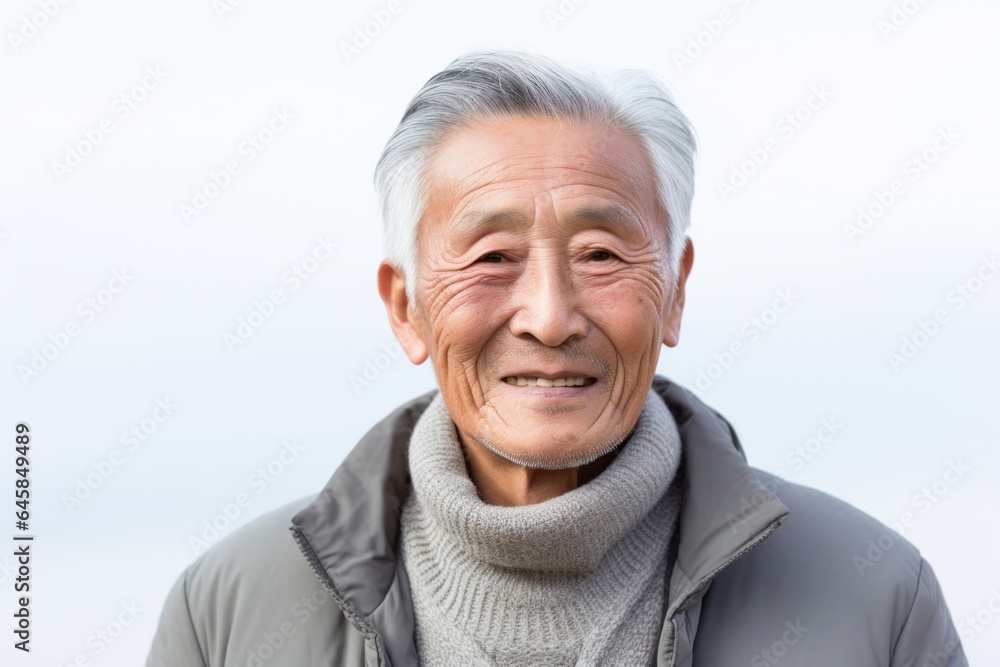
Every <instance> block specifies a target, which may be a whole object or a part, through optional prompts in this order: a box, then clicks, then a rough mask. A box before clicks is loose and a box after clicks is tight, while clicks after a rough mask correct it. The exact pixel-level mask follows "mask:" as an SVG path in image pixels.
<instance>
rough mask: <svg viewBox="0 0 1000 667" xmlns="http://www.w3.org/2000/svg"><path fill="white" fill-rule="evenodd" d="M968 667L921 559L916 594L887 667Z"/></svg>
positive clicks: (945, 608) (937, 588)
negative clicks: (915, 666)
mask: <svg viewBox="0 0 1000 667" xmlns="http://www.w3.org/2000/svg"><path fill="white" fill-rule="evenodd" d="M912 665H919V666H923V665H934V666H935V667H969V661H968V660H967V659H966V657H965V651H964V650H962V642H961V640H960V639H959V637H958V632H957V631H956V630H955V625H954V624H953V623H952V620H951V614H949V613H948V606H947V605H946V604H945V601H944V595H943V594H942V592H941V587H940V585H938V581H937V577H935V576H934V571H933V570H932V569H931V566H930V564H929V563H928V562H927V561H926V560H924V559H923V558H921V559H920V573H919V575H918V580H917V592H916V595H915V596H914V598H913V603H912V604H911V605H910V611H909V612H908V613H907V615H906V620H905V621H904V622H903V628H902V630H901V631H900V633H899V637H898V638H897V639H896V647H895V649H894V650H893V652H892V662H891V663H890V664H889V667H911V666H912Z"/></svg>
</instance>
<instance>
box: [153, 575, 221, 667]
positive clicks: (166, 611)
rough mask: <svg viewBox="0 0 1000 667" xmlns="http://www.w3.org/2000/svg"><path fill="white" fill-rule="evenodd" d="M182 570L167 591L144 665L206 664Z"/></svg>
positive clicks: (181, 666)
mask: <svg viewBox="0 0 1000 667" xmlns="http://www.w3.org/2000/svg"><path fill="white" fill-rule="evenodd" d="M188 572H189V570H185V571H184V572H183V573H182V574H181V576H180V577H178V578H177V581H176V582H174V585H173V587H172V588H171V589H170V592H169V593H168V594H167V601H166V602H165V603H164V604H163V611H162V612H161V614H160V624H159V626H158V627H157V629H156V635H155V636H154V637H153V645H152V648H151V649H150V651H149V657H148V658H147V659H146V667H207V664H206V662H205V658H204V656H203V655H202V651H201V645H200V644H199V643H198V636H197V635H196V634H195V631H194V624H193V623H192V620H191V610H190V608H189V606H188V597H187V583H188Z"/></svg>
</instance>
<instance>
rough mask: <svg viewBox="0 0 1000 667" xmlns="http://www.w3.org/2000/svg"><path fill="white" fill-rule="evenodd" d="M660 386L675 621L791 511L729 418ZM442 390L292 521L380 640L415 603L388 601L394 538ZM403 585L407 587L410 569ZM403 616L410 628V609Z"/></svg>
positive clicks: (395, 417) (404, 409) (370, 445)
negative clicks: (668, 456) (673, 508)
mask: <svg viewBox="0 0 1000 667" xmlns="http://www.w3.org/2000/svg"><path fill="white" fill-rule="evenodd" d="M653 388H654V389H655V390H656V391H657V393H659V394H660V396H661V397H663V400H664V401H665V402H666V404H667V406H668V407H669V408H670V410H671V412H672V414H673V416H674V419H675V420H676V422H677V427H678V430H679V431H680V434H681V443H682V466H683V472H682V473H681V474H683V483H684V496H683V505H682V509H681V515H680V519H679V526H678V530H677V534H678V535H679V541H678V545H677V556H676V559H675V564H674V571H673V573H672V575H671V578H670V592H669V600H670V607H669V609H668V610H667V618H668V619H669V618H672V617H673V616H674V615H675V614H677V613H678V612H681V611H684V610H685V609H687V608H688V607H690V606H691V605H692V604H694V603H695V602H697V600H699V599H700V597H701V596H702V595H704V593H705V591H706V590H707V588H708V585H709V584H710V583H711V580H712V579H713V578H714V577H715V576H716V575H717V574H718V573H719V572H721V571H722V570H723V569H724V568H725V567H726V566H728V565H729V564H730V563H732V562H733V561H735V560H736V559H737V558H739V557H740V556H742V555H743V554H744V553H746V552H747V551H749V550H750V549H752V548H753V547H755V546H756V545H757V544H759V543H760V542H761V541H763V540H764V539H765V538H766V537H768V536H769V535H770V534H771V533H772V532H773V531H774V530H775V529H776V528H777V527H778V525H779V524H780V523H781V522H782V521H784V519H785V517H786V516H787V515H788V508H787V507H785V505H783V504H782V503H781V501H779V500H778V498H777V497H776V496H775V495H774V494H773V493H772V492H771V491H769V490H768V489H767V488H766V487H765V486H764V485H763V484H762V483H761V482H760V481H759V480H758V479H757V476H756V475H755V473H754V471H753V470H752V469H751V468H750V467H749V466H748V465H747V462H746V457H745V455H744V453H743V448H742V446H741V445H740V442H739V439H738V438H737V437H736V433H735V432H734V431H733V428H732V426H730V424H729V422H727V421H726V420H725V418H723V417H722V416H721V415H719V414H718V413H717V412H715V411H714V410H713V409H712V408H710V407H708V406H707V405H705V404H704V403H702V402H701V400H699V399H698V398H697V397H696V396H694V394H692V393H691V392H690V391H688V390H687V389H684V388H683V387H681V386H680V385H677V384H674V383H673V382H671V381H670V380H668V379H667V378H665V377H663V376H659V375H658V376H656V377H655V378H654V380H653ZM436 392H437V389H434V390H432V391H429V392H427V393H425V394H423V395H421V396H419V397H417V398H415V399H413V400H412V401H410V402H408V403H406V404H404V405H403V406H401V407H400V408H398V409H396V410H395V411H394V412H392V413H391V414H390V415H389V416H387V417H386V418H385V419H383V420H382V421H380V422H379V423H378V424H376V425H375V426H374V427H373V428H372V429H371V430H369V431H368V433H366V434H365V435H364V437H362V439H361V440H360V441H359V442H358V444H357V445H356V446H355V447H354V449H353V450H352V451H351V452H350V454H348V456H347V458H345V459H344V462H343V463H342V464H341V465H340V467H339V468H338V469H337V471H336V472H335V473H334V474H333V477H332V478H331V479H330V481H329V482H328V483H327V485H326V487H325V488H324V489H323V491H322V492H321V493H320V494H319V496H318V497H317V498H316V499H315V500H314V501H313V502H312V503H311V504H310V505H308V506H307V507H306V508H305V509H303V510H302V511H301V512H299V513H298V514H296V515H295V516H294V517H293V519H292V524H293V526H292V531H293V532H294V534H295V538H296V541H297V542H298V543H299V546H300V548H301V549H302V551H303V553H304V555H305V556H306V558H307V560H309V561H310V564H311V565H312V566H313V569H314V570H315V571H316V574H317V576H319V577H320V579H321V580H322V581H323V583H324V584H325V585H326V587H327V589H328V590H329V591H330V593H331V595H333V596H334V598H335V599H336V601H337V602H338V604H340V606H341V607H342V608H343V609H344V612H345V615H346V616H347V618H348V619H349V620H351V622H352V623H354V625H355V626H356V627H357V628H358V629H359V630H361V631H362V632H364V633H365V634H366V636H367V637H368V639H369V640H370V641H374V642H376V644H378V643H379V642H381V641H384V640H389V637H387V636H386V633H385V632H383V631H382V630H383V629H380V628H379V627H377V626H378V625H380V624H379V623H378V621H377V619H378V618H381V617H384V616H385V614H382V613H380V614H375V612H376V610H378V609H379V607H380V606H382V605H383V603H388V602H390V601H391V603H392V604H391V606H392V607H393V608H394V609H399V608H401V607H406V606H407V605H405V604H402V605H401V604H400V599H402V601H403V602H404V603H405V602H406V601H408V599H409V597H408V595H409V593H408V591H403V592H402V593H400V592H399V591H397V592H396V593H395V594H394V595H390V588H392V587H393V583H394V582H396V581H398V580H399V578H400V576H401V574H400V573H398V572H397V570H396V543H397V541H396V538H397V534H398V532H399V510H400V507H401V506H402V504H403V502H404V500H405V499H406V494H407V491H408V486H409V475H408V474H407V470H406V451H407V447H408V445H409V440H410V435H411V433H412V432H413V427H414V425H415V424H416V422H417V419H418V418H419V417H420V415H421V413H423V411H424V409H426V407H427V405H428V404H429V403H430V401H431V399H432V398H433V397H434V394H435V393H436ZM400 570H402V568H400ZM401 580H402V581H403V582H405V581H406V579H405V573H402V579H401ZM397 588H399V586H398V584H397ZM400 594H402V596H403V597H402V598H400V597H399V595H400ZM390 599H391V600H390ZM406 620H407V621H408V622H409V624H410V625H411V626H412V616H411V615H410V614H409V612H408V613H407V619H406ZM391 630H392V632H391V633H390V634H391V635H393V636H394V637H398V636H399V635H406V636H408V637H409V639H407V640H405V642H404V643H405V644H406V647H407V649H408V648H409V646H410V645H412V627H411V629H410V631H409V632H408V633H405V632H401V628H400V627H399V626H398V625H395V624H394V625H393V626H391ZM389 641H391V642H392V643H396V642H397V641H398V639H396V638H393V639H391V640H389ZM390 649H391V647H390ZM400 650H402V649H400ZM379 652H380V653H381V652H382V650H380V651H379ZM407 652H409V650H407ZM389 653H390V654H391V653H393V651H392V650H390V651H389Z"/></svg>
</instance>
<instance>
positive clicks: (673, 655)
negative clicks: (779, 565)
mask: <svg viewBox="0 0 1000 667" xmlns="http://www.w3.org/2000/svg"><path fill="white" fill-rule="evenodd" d="M780 525H781V521H780V520H776V521H772V522H771V523H770V524H769V525H768V527H767V528H765V529H764V530H762V531H761V532H760V533H758V534H757V536H756V537H755V538H754V539H752V540H750V541H749V542H747V543H746V544H744V545H743V547H742V548H741V549H740V550H739V551H737V552H736V553H734V554H733V555H732V556H730V557H729V559H728V560H726V562H724V563H723V564H722V565H720V566H719V567H717V568H715V569H714V570H712V571H711V572H709V573H708V574H707V575H705V576H704V577H702V580H701V581H699V582H698V585H697V586H695V587H694V588H692V589H691V592H690V593H688V596H687V599H685V600H684V603H683V604H681V605H680V606H678V607H677V611H676V612H674V615H673V617H672V618H671V619H670V622H671V623H673V622H674V619H676V618H677V616H678V615H679V614H681V613H683V612H685V611H687V610H688V609H690V608H691V606H692V605H693V604H694V599H695V597H696V596H697V595H698V593H700V592H701V591H702V590H704V589H705V588H707V587H708V585H709V584H711V583H712V581H713V580H714V579H715V578H716V577H717V576H718V575H719V573H720V572H722V571H723V570H725V569H726V568H727V567H729V566H730V565H732V564H733V563H734V562H736V561H737V560H739V559H740V558H742V557H743V556H745V555H747V554H748V553H749V552H750V551H752V550H753V549H754V548H755V547H756V546H758V545H759V544H760V543H761V542H763V541H764V540H766V539H767V538H768V537H770V536H771V533H773V532H774V531H776V530H777V529H778V526H780ZM676 664H677V628H676V627H675V628H674V641H673V646H672V647H671V651H670V666H671V667H673V665H676Z"/></svg>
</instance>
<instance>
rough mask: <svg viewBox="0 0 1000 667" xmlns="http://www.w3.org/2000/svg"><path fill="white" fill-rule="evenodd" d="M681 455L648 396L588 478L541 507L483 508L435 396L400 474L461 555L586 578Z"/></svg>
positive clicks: (664, 416) (658, 401) (668, 421)
mask: <svg viewBox="0 0 1000 667" xmlns="http://www.w3.org/2000/svg"><path fill="white" fill-rule="evenodd" d="M680 453H681V443H680V436H679V434H678V431H677V426H676V424H675V423H674V420H673V416H672V415H671V414H670V411H669V410H668V409H667V407H666V405H665V403H664V402H663V399H662V398H661V397H660V396H659V395H658V394H657V393H656V392H655V391H653V390H650V392H649V394H648V395H647V396H646V401H645V403H644V404H643V408H642V411H641V413H640V415H639V419H638V422H637V423H636V426H635V428H634V429H633V431H632V433H631V435H630V436H629V438H628V439H627V440H626V442H625V443H624V444H623V445H621V450H620V451H619V453H618V454H617V456H616V457H615V458H614V459H613V460H612V462H611V463H610V464H609V465H608V467H607V468H605V469H604V471H602V472H601V473H600V474H599V475H598V476H597V477H595V478H593V479H592V480H590V481H589V482H587V483H586V484H583V485H582V486H579V487H577V488H576V489H574V490H572V491H569V492H567V493H565V494H562V495H560V496H557V497H556V498H552V499H550V500H547V501H545V502H542V503H538V504H534V505H526V506H521V507H501V506H496V505H489V504H486V503H485V502H483V501H482V499H480V497H479V495H478V493H477V492H476V488H475V486H474V485H473V483H472V480H471V479H470V478H469V474H468V472H467V470H466V466H465V461H464V457H463V455H462V450H461V446H460V443H459V440H458V433H457V431H456V427H455V424H454V422H453V421H452V419H451V416H450V415H449V413H448V410H447V407H446V406H445V403H444V399H443V398H442V396H441V393H440V392H439V393H438V394H437V395H436V396H435V397H434V399H433V400H432V401H431V403H430V405H429V406H428V407H427V410H426V411H425V412H424V413H423V414H422V415H421V416H420V419H419V420H418V422H417V424H416V426H415V428H414V431H413V435H412V438H411V440H410V448H409V470H410V475H411V479H412V482H413V491H414V493H415V494H416V496H417V499H418V500H419V502H420V503H421V505H423V506H424V507H425V508H426V509H427V511H428V512H429V513H430V517H431V518H432V520H433V521H434V523H436V524H437V528H438V529H440V530H442V531H444V532H445V533H447V534H448V535H450V536H451V537H452V538H453V539H454V540H455V543H456V544H457V545H460V548H461V549H462V550H463V551H465V552H466V553H467V555H468V556H469V557H470V558H472V559H474V560H480V561H482V562H484V563H489V564H492V565H497V566H501V567H506V568H513V569H525V570H533V571H549V572H564V573H576V574H587V573H590V572H592V571H593V570H594V569H595V568H596V567H597V565H598V563H599V562H600V561H601V559H602V558H603V557H604V555H605V554H606V553H607V552H608V550H609V549H610V548H611V547H612V546H613V545H614V544H615V543H616V542H618V541H619V539H621V537H622V536H623V535H625V534H626V533H628V532H629V531H630V530H631V529H633V528H634V527H635V526H636V525H637V524H638V523H639V522H640V521H641V520H642V519H643V518H644V517H646V515H647V514H649V513H650V510H652V508H653V507H654V505H656V503H657V502H658V501H660V499H661V498H662V497H663V495H664V492H665V491H666V490H667V488H668V487H669V486H670V483H671V481H672V480H673V478H674V475H675V473H676V471H677V468H678V465H679V463H680Z"/></svg>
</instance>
